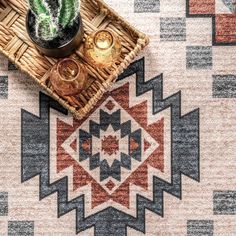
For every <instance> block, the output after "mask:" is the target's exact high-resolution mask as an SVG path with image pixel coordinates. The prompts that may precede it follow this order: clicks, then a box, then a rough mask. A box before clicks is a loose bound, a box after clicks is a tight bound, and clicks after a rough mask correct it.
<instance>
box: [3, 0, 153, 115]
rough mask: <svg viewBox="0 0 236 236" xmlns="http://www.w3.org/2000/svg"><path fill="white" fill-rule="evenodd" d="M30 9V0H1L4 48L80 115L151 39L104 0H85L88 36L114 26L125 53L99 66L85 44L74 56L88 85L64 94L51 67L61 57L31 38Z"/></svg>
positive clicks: (22, 68) (20, 64)
mask: <svg viewBox="0 0 236 236" xmlns="http://www.w3.org/2000/svg"><path fill="white" fill-rule="evenodd" d="M27 9H28V6H27V2H26V0H0V51H1V52H2V53H3V54H4V55H6V56H7V57H8V58H9V60H11V61H12V62H13V63H15V64H16V65H17V67H18V68H19V69H20V70H22V71H23V72H25V73H27V74H28V75H29V76H30V77H32V78H33V79H34V80H35V81H36V82H37V83H39V84H40V86H41V87H42V88H43V89H44V90H46V92H47V93H48V94H49V95H50V96H52V97H53V98H54V99H55V100H57V101H58V102H59V103H60V104H61V105H62V106H64V107H65V108H67V109H68V110H69V111H70V112H71V113H72V114H73V115H74V116H75V117H76V118H78V119H81V118H83V117H84V116H86V114H88V112H89V111H90V110H91V109H92V108H93V106H94V105H95V104H96V103H97V101H98V100H99V99H100V98H101V97H102V95H103V94H104V93H105V92H106V91H107V90H108V89H109V88H110V86H111V85H112V83H113V82H114V81H115V80H116V78H117V77H118V76H119V74H121V73H122V72H123V70H124V69H126V68H127V67H128V65H129V64H130V63H131V62H132V60H133V59H134V57H135V56H136V55H137V54H138V53H139V52H140V51H141V50H142V49H143V48H144V47H145V46H146V45H147V44H148V41H149V39H148V37H147V36H146V35H145V34H143V33H141V32H139V31H138V30H136V29H135V28H134V27H132V26H131V25H130V24H129V23H127V22H126V21H125V20H124V19H123V18H122V17H120V16H119V15H118V14H117V13H115V12H114V11H113V10H112V9H111V8H110V7H109V6H108V5H107V4H105V3H104V2H103V1H102V0H82V1H81V15H82V19H83V23H84V29H85V35H84V37H87V35H88V34H89V33H91V32H93V31H95V30H97V29H105V28H106V29H109V30H112V31H113V33H114V34H115V35H117V36H119V38H120V39H121V42H122V53H121V56H120V58H119V60H118V62H117V63H116V64H114V65H113V66H112V67H110V68H109V69H108V68H106V69H98V68H96V67H95V66H93V65H91V64H89V63H88V62H87V61H86V60H85V58H84V57H83V53H82V52H83V44H82V45H81V47H80V48H78V49H77V51H76V52H75V53H74V54H73V55H71V57H73V58H77V59H78V60H80V61H81V62H82V63H83V64H84V65H85V66H86V68H87V70H88V72H89V78H88V82H87V85H86V88H85V90H84V91H83V92H82V93H80V94H78V95H76V96H64V97H61V96H58V94H57V93H56V92H55V91H54V90H53V88H52V86H51V83H50V80H49V74H50V71H51V68H52V67H53V65H54V64H55V63H56V62H57V60H56V59H54V58H49V57H45V56H42V55H40V54H39V53H38V51H37V50H36V48H35V46H34V45H33V44H32V42H31V41H30V40H29V38H28V35H27V33H26V29H25V16H26V13H27Z"/></svg>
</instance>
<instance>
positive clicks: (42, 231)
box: [0, 0, 236, 236]
mask: <svg viewBox="0 0 236 236" xmlns="http://www.w3.org/2000/svg"><path fill="white" fill-rule="evenodd" d="M106 2H107V3H108V4H110V5H111V6H112V7H113V8H114V9H115V10H116V11H117V12H119V14H121V15H122V16H123V17H124V18H126V19H127V20H128V21H129V22H131V23H132V24H133V25H134V26H135V27H137V28H138V29H140V30H141V31H143V32H145V33H147V34H148V35H149V36H150V44H149V46H148V47H147V48H146V49H145V50H144V52H143V53H142V55H140V57H139V58H137V60H136V61H134V62H133V63H132V64H131V65H130V66H129V68H128V69H127V70H126V71H125V72H124V73H123V74H122V75H121V76H120V77H119V79H118V80H117V82H116V84H115V85H114V86H113V88H112V89H111V90H110V91H109V92H107V93H106V94H105V95H104V96H103V98H102V99H101V101H100V102H99V103H98V104H97V105H96V107H95V108H94V109H93V110H92V111H91V113H90V114H89V115H88V116H87V117H86V118H85V119H83V120H75V119H73V117H72V116H71V115H70V114H69V113H68V112H67V111H66V110H65V109H64V108H62V107H61V106H60V105H59V104H57V103H56V102H55V101H54V100H53V99H51V98H50V97H48V96H47V95H46V94H45V93H43V92H41V91H40V89H39V87H38V86H37V85H36V84H35V83H34V82H33V81H32V80H31V79H30V78H28V77H27V76H26V75H24V74H22V73H21V72H19V71H18V70H17V69H16V68H15V67H14V65H13V64H11V63H9V62H8V60H7V59H6V58H5V57H3V56H0V108H1V112H0V235H1V236H7V235H9V236H32V235H35V236H51V235H55V236H60V235H61V236H62V235H63V236H70V235H77V234H78V235H81V236H93V235H94V236H142V235H147V236H159V235H160V236H161V235H163V236H164V235H165V236H169V235H170V236H171V235H179V236H182V235H187V236H202V235H204V236H212V235H216V236H217V235H219V236H220V235H224V236H235V235H236V100H235V99H236V2H235V0H207V1H206V0H119V1H117V0H107V1H106ZM32 60H33V58H32Z"/></svg>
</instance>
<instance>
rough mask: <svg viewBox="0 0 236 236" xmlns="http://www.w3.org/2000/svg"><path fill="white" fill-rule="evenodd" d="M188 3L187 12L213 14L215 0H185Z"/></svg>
mask: <svg viewBox="0 0 236 236" xmlns="http://www.w3.org/2000/svg"><path fill="white" fill-rule="evenodd" d="M187 1H188V3H189V14H191V15H206V14H207V15H208V14H215V0H187Z"/></svg>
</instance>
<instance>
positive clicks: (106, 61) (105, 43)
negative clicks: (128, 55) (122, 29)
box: [84, 29, 121, 68]
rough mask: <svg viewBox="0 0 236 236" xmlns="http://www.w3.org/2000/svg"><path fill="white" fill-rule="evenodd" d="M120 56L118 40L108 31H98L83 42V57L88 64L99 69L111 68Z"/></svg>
mask: <svg viewBox="0 0 236 236" xmlns="http://www.w3.org/2000/svg"><path fill="white" fill-rule="evenodd" d="M120 54H121V42H120V39H119V38H118V37H116V36H115V35H114V33H113V32H112V31H110V30H106V29H102V30H98V31H96V32H94V33H92V34H90V35H88V37H87V38H86V40H85V46H84V55H85V57H86V59H87V61H88V62H89V63H90V64H92V65H95V66H97V67H99V68H105V67H109V66H111V65H112V64H113V63H115V62H116V61H117V59H118V58H119V56H120Z"/></svg>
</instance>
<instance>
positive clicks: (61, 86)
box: [50, 58, 88, 96]
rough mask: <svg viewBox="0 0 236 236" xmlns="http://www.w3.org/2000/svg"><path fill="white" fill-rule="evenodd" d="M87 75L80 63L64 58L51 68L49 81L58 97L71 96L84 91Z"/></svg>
mask: <svg viewBox="0 0 236 236" xmlns="http://www.w3.org/2000/svg"><path fill="white" fill-rule="evenodd" d="M87 75H88V73H87V70H86V69H85V68H84V66H83V65H82V64H81V63H79V62H78V61H77V60H75V59H72V58H65V59H63V60H60V61H58V63H57V64H55V65H54V67H53V68H52V71H51V75H50V81H51V83H52V86H53V88H54V89H55V91H56V92H57V93H58V94H59V95H62V96H72V95H76V94H78V93H79V92H81V91H82V90H83V89H84V87H85V82H86V78H87Z"/></svg>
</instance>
